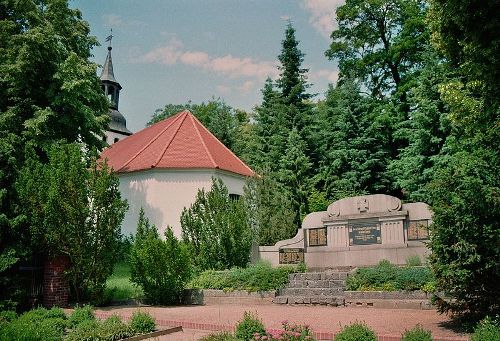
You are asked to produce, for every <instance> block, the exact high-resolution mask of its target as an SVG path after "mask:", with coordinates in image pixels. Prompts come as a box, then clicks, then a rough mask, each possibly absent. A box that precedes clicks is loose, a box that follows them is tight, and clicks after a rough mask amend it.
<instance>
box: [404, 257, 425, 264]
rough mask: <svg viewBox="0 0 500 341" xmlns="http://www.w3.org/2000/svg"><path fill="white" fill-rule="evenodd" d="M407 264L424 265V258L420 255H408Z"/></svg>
mask: <svg viewBox="0 0 500 341" xmlns="http://www.w3.org/2000/svg"><path fill="white" fill-rule="evenodd" d="M406 265H407V266H420V265H422V260H421V259H420V257H419V256H418V255H413V256H408V257H407V258H406Z"/></svg>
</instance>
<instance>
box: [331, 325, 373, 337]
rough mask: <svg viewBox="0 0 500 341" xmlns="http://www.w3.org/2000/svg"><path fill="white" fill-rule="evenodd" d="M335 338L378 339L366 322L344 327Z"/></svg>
mask: <svg viewBox="0 0 500 341" xmlns="http://www.w3.org/2000/svg"><path fill="white" fill-rule="evenodd" d="M333 339H334V341H377V336H376V335H375V332H374V331H373V330H371V329H370V328H369V327H368V326H367V325H366V324H364V323H360V322H356V323H353V324H351V325H348V326H345V327H344V328H342V330H341V331H340V332H339V333H337V335H335V337H334V338H333Z"/></svg>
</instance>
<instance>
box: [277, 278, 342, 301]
mask: <svg viewBox="0 0 500 341" xmlns="http://www.w3.org/2000/svg"><path fill="white" fill-rule="evenodd" d="M347 276H348V272H347V271H341V270H327V271H324V272H306V273H293V274H290V275H288V281H289V282H288V285H287V286H286V287H285V288H283V289H280V290H279V291H278V294H277V296H276V297H275V298H274V299H273V303H277V304H319V305H331V306H343V305H344V302H345V299H344V290H345V280H346V278H347Z"/></svg>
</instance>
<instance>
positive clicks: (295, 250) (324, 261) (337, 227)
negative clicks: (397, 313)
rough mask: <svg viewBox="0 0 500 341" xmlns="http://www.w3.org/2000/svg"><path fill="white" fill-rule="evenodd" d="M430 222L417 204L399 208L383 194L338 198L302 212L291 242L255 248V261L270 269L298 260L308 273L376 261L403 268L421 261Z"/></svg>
mask: <svg viewBox="0 0 500 341" xmlns="http://www.w3.org/2000/svg"><path fill="white" fill-rule="evenodd" d="M431 220H432V214H431V211H430V209H429V206H428V205H427V204H425V203H423V202H416V203H406V204H403V203H402V202H401V200H400V199H398V198H396V197H393V196H389V195H385V194H374V195H363V196H356V197H350V198H344V199H341V200H338V201H335V202H333V203H332V204H330V205H329V206H328V208H327V210H326V211H322V212H313V213H310V214H308V215H307V216H306V217H305V218H304V220H303V222H302V228H300V229H299V230H298V232H297V235H296V236H295V237H293V238H291V239H287V240H282V241H279V242H277V243H276V244H275V245H274V246H260V247H259V257H260V259H262V260H267V261H270V262H271V264H273V265H274V266H277V265H281V264H298V263H300V262H304V263H305V264H306V265H307V267H308V268H309V269H327V268H334V267H344V266H345V267H353V266H363V265H375V264H377V263H378V262H379V261H380V260H382V259H387V260H389V261H390V262H391V263H393V264H405V262H406V259H407V258H408V257H409V256H415V255H416V256H419V257H420V258H421V259H423V258H424V257H425V256H426V254H427V253H428V252H429V250H428V249H427V247H426V246H425V241H426V240H427V239H428V236H429V235H428V226H429V225H430V223H431Z"/></svg>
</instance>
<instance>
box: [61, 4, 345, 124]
mask: <svg viewBox="0 0 500 341" xmlns="http://www.w3.org/2000/svg"><path fill="white" fill-rule="evenodd" d="M342 3H343V0H197V1H195V0H163V1H162V0H142V1H140V0H105V1H96V0H73V1H71V2H70V6H71V7H74V8H79V9H80V10H81V11H82V13H83V18H84V19H85V20H87V21H88V22H89V23H90V27H91V34H92V35H95V36H96V37H97V38H98V39H99V41H100V42H101V44H102V46H99V47H96V48H95V49H94V51H93V54H94V58H95V61H96V62H97V63H99V64H103V63H104V60H105V57H106V52H107V50H106V46H107V45H106V44H105V43H104V40H105V38H106V37H107V36H108V35H109V30H110V28H112V29H113V36H114V37H113V52H112V53H113V65H114V71H115V77H116V79H117V80H118V81H119V82H120V84H121V85H122V87H123V89H122V91H121V93H120V107H119V109H120V111H121V112H122V114H123V115H124V116H125V118H126V119H127V126H128V128H129V129H130V130H132V131H134V132H136V131H138V130H140V129H142V128H143V127H144V126H145V124H146V122H147V121H148V120H149V119H150V117H151V115H152V114H153V112H154V111H155V109H157V108H162V107H163V106H164V105H165V104H168V103H171V104H183V103H186V102H188V101H189V100H191V101H192V102H193V103H201V102H202V101H208V100H210V99H211V98H212V97H220V98H222V99H224V100H225V101H226V103H227V104H229V105H231V106H233V107H235V108H241V109H244V110H247V111H251V110H252V108H253V107H254V106H255V105H256V104H258V103H260V101H261V93H260V89H261V88H262V87H263V84H264V81H265V79H266V78H267V76H270V77H271V78H273V79H276V77H277V75H278V70H277V68H276V66H277V65H278V63H277V56H278V55H279V53H280V49H281V41H282V39H283V37H284V31H285V26H286V22H287V20H288V19H290V20H292V22H293V25H294V27H295V29H296V36H297V38H298V40H299V41H300V45H299V47H300V49H301V50H302V52H304V53H305V58H304V67H307V68H309V74H308V76H309V81H310V82H311V83H312V84H313V86H312V87H311V88H310V92H311V93H318V96H317V97H316V99H318V98H321V97H322V96H323V93H324V92H325V91H326V89H327V86H328V84H329V83H332V82H335V80H336V77H337V66H336V63H335V62H333V61H329V60H328V59H326V57H325V56H324V52H325V50H326V49H327V48H328V46H329V43H330V39H329V34H330V33H331V31H332V29H333V28H334V22H335V21H334V12H335V8H336V7H337V6H338V5H339V4H342Z"/></svg>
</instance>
